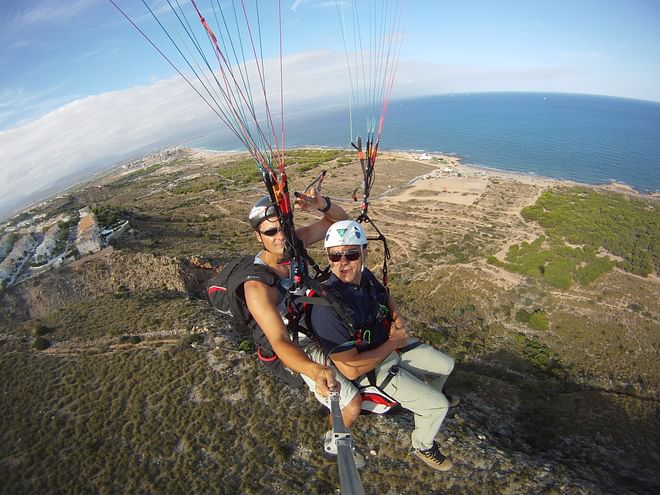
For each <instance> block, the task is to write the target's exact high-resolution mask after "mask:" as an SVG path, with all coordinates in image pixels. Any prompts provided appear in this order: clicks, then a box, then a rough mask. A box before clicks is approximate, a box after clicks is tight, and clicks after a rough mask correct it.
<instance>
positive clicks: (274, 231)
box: [259, 227, 282, 237]
mask: <svg viewBox="0 0 660 495" xmlns="http://www.w3.org/2000/svg"><path fill="white" fill-rule="evenodd" d="M280 232H282V229H281V228H280V227H272V228H270V229H267V230H260V231H259V233H260V234H261V235H265V236H266V237H275V236H276V235H277V234H279V233H280Z"/></svg>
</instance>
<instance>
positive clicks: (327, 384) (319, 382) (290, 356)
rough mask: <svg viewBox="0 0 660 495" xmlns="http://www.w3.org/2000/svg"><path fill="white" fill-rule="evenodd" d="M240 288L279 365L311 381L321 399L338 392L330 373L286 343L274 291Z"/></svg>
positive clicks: (254, 285) (260, 286)
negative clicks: (334, 391) (314, 384)
mask: <svg viewBox="0 0 660 495" xmlns="http://www.w3.org/2000/svg"><path fill="white" fill-rule="evenodd" d="M243 287H244V289H245V302H246V303H247V307H248V310H249V311H250V314H252V316H253V317H254V319H255V321H256V322H257V324H258V325H259V327H260V328H261V329H262V330H263V332H264V335H266V338H267V339H268V342H270V345H271V346H272V347H273V351H274V352H275V354H277V356H278V357H279V358H280V359H281V360H282V362H283V363H284V364H285V365H286V366H287V367H288V368H290V369H292V370H293V371H296V372H298V373H302V374H304V375H306V376H308V377H310V378H311V379H312V380H314V381H315V382H316V386H317V390H319V392H321V394H322V395H327V394H328V393H329V391H330V390H338V389H339V383H338V382H337V381H336V380H335V376H334V372H333V371H332V369H331V368H328V367H327V366H322V365H320V364H318V363H315V362H314V361H312V360H311V359H310V358H309V357H308V356H307V355H306V354H305V353H304V352H303V351H302V350H301V349H300V347H298V346H297V345H296V344H295V343H293V342H292V341H291V340H290V339H289V333H288V331H287V329H286V326H285V325H284V322H283V321H282V317H281V315H280V313H279V311H278V310H277V289H275V288H274V287H269V286H268V285H266V284H264V283H262V282H258V281H256V280H251V281H247V282H245V284H243Z"/></svg>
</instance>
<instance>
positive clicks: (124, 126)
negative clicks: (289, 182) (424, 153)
mask: <svg viewBox="0 0 660 495" xmlns="http://www.w3.org/2000/svg"><path fill="white" fill-rule="evenodd" d="M345 63H346V62H345V54H344V53H335V52H330V51H323V52H307V53H299V54H295V55H289V56H287V57H286V58H285V60H284V71H285V73H284V88H285V92H284V107H285V115H286V116H287V119H289V120H290V119H292V118H298V117H300V116H303V115H309V114H318V115H322V114H323V112H324V111H325V110H327V109H329V108H342V107H343V106H344V105H346V101H347V96H348V95H349V94H350V93H349V92H350V88H349V87H348V84H349V83H348V77H347V76H346V66H345ZM265 71H266V80H267V81H270V82H271V84H270V85H269V89H270V95H269V101H270V104H271V110H272V112H273V118H274V120H275V121H279V110H280V98H279V94H280V88H279V82H278V81H279V60H270V61H266V62H265ZM578 76H579V74H578V75H576V74H575V72H571V71H568V70H564V69H561V68H552V67H550V68H544V67H539V68H533V69H524V70H523V69H520V68H516V67H505V68H502V67H491V68H475V67H467V66H463V67H459V66H447V65H439V64H433V63H423V62H419V61H408V60H402V61H401V63H400V65H399V70H398V74H397V78H396V82H395V89H394V93H393V95H392V97H393V98H394V99H396V98H402V97H412V96H421V95H432V94H443V93H453V92H470V91H490V90H514V91H515V90H520V91H527V90H532V91H533V90H537V91H552V90H554V91H575V90H577V91H580V88H579V87H576V84H575V81H576V80H578V79H576V78H577V77H578ZM252 80H253V81H255V80H257V79H256V78H254V77H253V78H252ZM257 106H259V104H257ZM212 128H216V129H218V131H217V132H219V133H220V132H224V133H228V131H227V130H226V129H225V128H224V125H223V124H222V123H221V122H220V121H219V119H218V118H217V117H216V116H215V115H214V114H213V113H212V112H211V111H210V110H209V108H208V107H206V106H205V104H204V103H203V102H201V100H200V98H199V96H198V95H196V94H195V93H194V92H193V91H192V90H191V89H190V87H189V86H188V85H187V84H186V83H185V82H184V81H183V80H182V79H181V78H180V77H178V76H177V77H174V78H172V79H168V80H163V81H158V82H156V83H153V84H150V85H148V86H140V87H135V88H131V89H127V90H123V91H116V92H111V93H104V94H100V95H97V96H91V97H87V98H82V99H79V100H76V101H74V102H72V103H69V104H66V105H64V106H62V107H60V108H58V109H57V110H55V111H52V112H50V113H48V114H47V115H45V116H43V117H41V118H39V119H36V120H34V121H31V122H29V123H26V124H24V125H21V126H19V127H15V128H13V129H9V130H5V131H1V132H0V206H2V203H4V204H5V205H6V204H9V203H10V202H11V201H13V202H16V198H17V197H19V196H20V195H27V194H31V193H34V192H36V191H39V190H43V189H44V188H45V187H49V186H52V185H53V184H55V183H56V182H57V180H58V179H59V178H61V177H66V176H69V175H72V174H82V173H84V172H86V171H89V169H90V166H92V165H95V166H99V165H100V164H104V165H106V166H109V165H111V164H113V163H116V162H118V161H120V160H122V159H124V158H126V157H129V156H135V154H136V153H139V152H142V151H146V150H148V149H153V148H154V147H156V146H160V145H165V144H175V143H178V142H181V140H182V139H184V137H191V136H193V135H198V134H199V133H201V132H202V131H206V130H208V129H212Z"/></svg>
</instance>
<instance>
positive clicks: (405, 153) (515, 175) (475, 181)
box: [180, 146, 660, 204]
mask: <svg viewBox="0 0 660 495" xmlns="http://www.w3.org/2000/svg"><path fill="white" fill-rule="evenodd" d="M180 149H187V150H189V151H190V152H191V153H193V154H194V155H195V156H196V157H198V158H201V159H208V158H213V157H218V156H223V157H229V156H232V155H239V154H242V153H247V152H245V151H237V150H230V151H219V150H212V149H204V148H189V147H180ZM293 149H335V148H333V147H331V146H301V147H296V148H293ZM340 149H341V148H340ZM388 157H389V158H394V159H401V160H409V161H414V162H416V163H420V164H424V165H428V166H430V167H433V168H435V169H436V171H435V172H434V173H431V174H423V175H422V176H419V177H415V178H414V179H413V180H411V181H410V183H409V184H408V187H412V188H417V189H420V188H423V189H426V190H431V191H436V192H438V194H440V195H442V196H443V197H441V198H439V199H440V200H445V201H447V200H448V201H449V202H452V203H461V204H469V203H468V202H466V201H465V200H460V199H458V196H460V195H466V194H467V195H469V194H473V193H475V192H476V191H482V190H483V189H484V187H483V184H481V182H483V181H484V180H486V181H489V180H495V181H497V180H504V181H517V182H520V183H523V184H528V185H533V186H536V187H539V188H541V189H543V190H545V189H547V188H552V187H587V188H591V189H595V190H599V191H608V192H616V193H622V194H627V195H631V196H634V197H638V198H641V199H652V200H656V201H660V191H655V192H641V191H638V190H637V189H635V188H634V187H633V186H631V185H629V184H625V183H623V182H618V181H614V180H613V181H612V182H609V183H602V184H590V183H587V182H578V181H573V180H569V179H558V178H553V177H547V176H543V175H537V174H535V173H531V172H530V173H525V172H518V171H509V170H502V169H498V168H494V167H489V166H487V165H477V164H472V163H464V162H463V158H462V157H461V156H460V155H456V154H448V153H442V152H429V151H425V150H382V151H380V152H379V159H380V160H381V161H382V160H383V159H385V158H388ZM377 163H378V162H377ZM377 166H378V165H377ZM447 168H451V169H452V172H443V171H444V170H445V169H447ZM393 192H394V191H388V192H386V193H385V194H384V195H389V194H392V193H393ZM442 193H445V194H442ZM447 193H449V195H448V194H447ZM457 195H458V196H457Z"/></svg>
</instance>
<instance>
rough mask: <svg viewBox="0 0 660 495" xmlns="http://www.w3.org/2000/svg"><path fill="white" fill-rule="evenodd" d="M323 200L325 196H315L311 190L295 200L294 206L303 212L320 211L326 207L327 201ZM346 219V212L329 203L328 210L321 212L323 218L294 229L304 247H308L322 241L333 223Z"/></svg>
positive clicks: (314, 191)
mask: <svg viewBox="0 0 660 495" xmlns="http://www.w3.org/2000/svg"><path fill="white" fill-rule="evenodd" d="M305 198H307V199H305ZM325 198H326V197H325V196H319V195H317V193H316V190H315V189H312V190H310V191H308V192H307V193H306V195H305V196H304V197H301V198H298V199H297V200H296V205H297V206H299V207H300V208H301V209H302V210H303V211H314V210H320V209H323V208H325V207H326V206H327V201H329V200H327V201H326V199H325ZM347 219H348V214H347V213H346V211H344V209H343V208H342V207H341V206H339V205H338V204H335V203H332V202H330V208H329V209H328V210H327V211H325V212H323V218H321V219H320V220H317V221H316V222H314V223H311V224H309V225H305V226H304V227H300V228H299V229H296V235H297V236H298V238H299V239H300V240H301V241H303V244H304V245H305V246H310V245H312V244H314V243H315V242H318V241H320V240H321V239H323V237H324V236H325V233H326V232H327V230H328V228H329V227H330V226H331V225H332V224H333V223H335V222H338V221H340V220H347Z"/></svg>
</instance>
